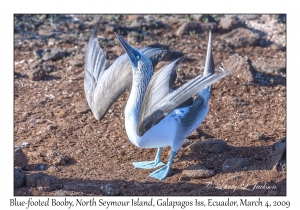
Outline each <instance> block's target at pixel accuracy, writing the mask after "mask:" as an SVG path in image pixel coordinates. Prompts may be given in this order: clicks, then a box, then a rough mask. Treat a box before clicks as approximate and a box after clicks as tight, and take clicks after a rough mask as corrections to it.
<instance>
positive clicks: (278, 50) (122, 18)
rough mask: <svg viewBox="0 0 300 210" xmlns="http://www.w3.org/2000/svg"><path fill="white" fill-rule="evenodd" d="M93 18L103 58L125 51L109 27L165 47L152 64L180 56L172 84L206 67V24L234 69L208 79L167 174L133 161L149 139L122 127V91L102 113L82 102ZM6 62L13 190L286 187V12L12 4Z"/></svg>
mask: <svg viewBox="0 0 300 210" xmlns="http://www.w3.org/2000/svg"><path fill="white" fill-rule="evenodd" d="M97 24H98V25H99V33H98V38H99V43H100V45H101V47H102V48H103V49H104V51H105V52H106V57H107V59H108V60H109V61H110V62H113V61H114V60H115V59H116V58H117V57H118V56H119V55H121V54H122V53H123V49H122V48H121V46H120V44H119V43H118V41H117V39H116V37H115V35H114V32H118V33H120V34H121V35H122V36H123V37H125V38H126V40H128V41H129V43H130V44H132V45H133V46H135V47H145V46H149V45H151V46H156V47H160V48H163V49H167V50H168V53H167V55H166V56H165V58H164V59H163V61H162V62H160V63H159V64H158V65H157V67H156V69H158V68H160V67H162V66H164V65H166V64H167V63H169V62H170V61H173V60H174V59H176V58H178V57H180V56H182V55H185V56H187V59H186V60H185V61H184V62H182V64H180V66H179V69H178V79H177V80H176V85H177V86H180V85H182V84H184V83H186V82H187V81H189V80H190V79H192V78H194V77H195V76H196V75H198V74H201V73H202V72H203V69H204V61H205V55H206V47H207V38H208V31H212V40H213V56H214V59H215V65H216V67H217V66H221V65H224V66H225V68H226V69H228V70H234V73H233V74H232V75H230V76H228V77H227V78H225V79H223V80H222V81H220V82H218V83H216V84H214V85H213V91H212V95H211V99H210V111H209V113H208V116H207V117H206V119H205V120H204V122H203V123H202V124H201V125H200V126H199V128H198V129H197V130H196V131H195V132H193V133H192V134H191V135H190V136H189V137H188V139H186V141H185V143H184V145H183V146H182V148H181V149H180V150H179V151H178V153H177V155H176V157H175V159H174V163H173V166H172V173H171V174H170V176H169V177H167V178H166V179H165V180H163V181H158V180H154V179H151V178H147V176H148V174H149V173H150V171H151V170H135V169H134V168H133V165H132V164H131V162H133V161H142V160H151V159H153V158H154V156H155V153H156V149H140V148H137V147H135V146H134V145H133V144H131V143H130V141H129V140H128V138H127V135H126V132H125V127H124V108H125V105H126V101H127V98H128V94H129V93H128V92H126V93H124V94H123V95H122V96H121V97H120V98H119V99H118V100H117V101H116V102H115V103H114V105H113V106H112V107H111V109H110V110H109V111H108V113H107V114H106V116H105V117H104V118H103V119H102V120H100V121H97V120H96V119H95V118H94V116H93V114H92V113H91V111H90V109H89V107H88V105H87V101H86V99H85V94H84V88H83V75H84V73H83V72H84V59H85V52H86V45H87V43H88V39H89V36H90V35H91V32H92V30H93V29H94V27H95V26H96V25H97ZM14 66H15V69H14V103H15V105H14V145H15V154H14V157H15V162H14V167H15V169H14V172H15V173H14V174H15V176H14V180H15V184H14V188H15V190H14V194H15V195H16V196H21V195H26V196H29V195H31V196H32V195H46V196H48V195H63V196H64V195H93V196H98V195H126V196H129V195H152V196H154V195H286V160H285V159H286V158H285V157H286V138H285V136H286V16H285V15H220V14H219V15H15V16H14ZM169 149H170V148H166V149H164V150H163V152H162V160H163V161H164V162H167V161H168V158H169Z"/></svg>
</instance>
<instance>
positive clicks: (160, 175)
mask: <svg viewBox="0 0 300 210" xmlns="http://www.w3.org/2000/svg"><path fill="white" fill-rule="evenodd" d="M175 154H176V152H172V153H171V156H170V159H169V162H168V163H167V165H165V166H164V167H161V168H160V169H158V170H156V171H154V172H152V173H151V174H149V177H153V178H156V179H159V180H163V179H165V178H166V177H167V176H168V174H169V172H170V170H171V166H172V163H173V159H174V156H175Z"/></svg>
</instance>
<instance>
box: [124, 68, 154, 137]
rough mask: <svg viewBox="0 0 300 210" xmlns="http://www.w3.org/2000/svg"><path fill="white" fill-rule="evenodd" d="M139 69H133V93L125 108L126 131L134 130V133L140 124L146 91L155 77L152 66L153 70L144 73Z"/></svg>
mask: <svg viewBox="0 0 300 210" xmlns="http://www.w3.org/2000/svg"><path fill="white" fill-rule="evenodd" d="M139 69H141V68H139ZM139 69H138V70H136V69H133V75H132V76H133V77H132V87H131V92H130V96H129V99H128V101H127V104H126V107H125V125H126V129H127V127H129V128H130V130H132V129H134V132H135V131H136V127H137V124H138V119H139V115H140V111H141V107H142V103H143V99H144V96H145V93H146V89H147V86H148V84H149V82H150V79H151V77H152V75H153V67H152V66H151V69H147V70H145V69H144V70H143V71H142V70H139Z"/></svg>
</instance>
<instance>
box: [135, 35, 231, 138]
mask: <svg viewBox="0 0 300 210" xmlns="http://www.w3.org/2000/svg"><path fill="white" fill-rule="evenodd" d="M180 61H181V58H179V59H177V60H175V61H174V62H172V63H170V64H169V65H167V66H165V67H163V68H162V69H161V70H159V71H158V72H157V73H156V74H155V75H154V76H153V77H152V78H151V80H150V83H149V85H148V87H147V90H146V94H145V97H144V99H143V104H142V107H141V111H140V116H139V121H138V126H137V134H138V135H139V136H142V135H144V133H145V132H146V131H147V130H149V129H150V128H151V127H153V126H154V125H156V124H157V123H159V122H160V121H161V120H162V119H163V118H164V117H165V116H167V115H168V114H169V113H170V112H172V111H173V110H174V109H176V108H178V107H180V105H181V104H182V103H184V102H186V101H187V100H189V99H190V98H191V97H192V96H193V95H194V94H196V93H199V91H200V90H202V89H204V88H205V87H207V86H210V85H212V84H213V83H215V82H217V81H218V80H220V79H222V78H223V77H226V76H227V75H229V74H230V72H228V71H226V70H224V71H223V72H222V73H220V74H213V73H214V62H213V57H212V53H211V35H210V36H209V44H208V49H207V57H206V66H205V70H204V76H202V75H199V76H197V77H196V78H194V79H192V80H190V81H189V82H188V83H186V84H184V85H183V86H181V87H180V88H179V89H177V90H175V91H174V92H169V91H168V90H169V84H170V78H172V77H174V76H172V72H173V70H174V69H175V68H176V67H177V66H178V63H179V62H180ZM209 93H210V91H208V94H209Z"/></svg>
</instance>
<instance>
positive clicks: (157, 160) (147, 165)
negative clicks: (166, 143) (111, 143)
mask: <svg viewBox="0 0 300 210" xmlns="http://www.w3.org/2000/svg"><path fill="white" fill-rule="evenodd" d="M161 151H162V147H159V148H158V150H157V153H156V156H155V159H154V160H153V161H143V162H133V163H132V164H133V165H134V168H143V169H152V168H156V167H159V166H162V165H165V164H164V163H163V162H161V161H160V153H161Z"/></svg>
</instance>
